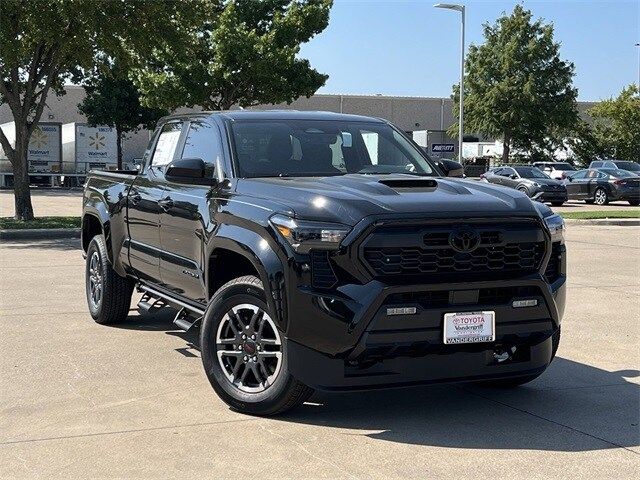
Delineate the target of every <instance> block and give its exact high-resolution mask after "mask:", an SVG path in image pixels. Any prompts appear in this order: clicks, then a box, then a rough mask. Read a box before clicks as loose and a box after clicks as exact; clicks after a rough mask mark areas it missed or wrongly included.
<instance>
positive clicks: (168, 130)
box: [151, 122, 182, 167]
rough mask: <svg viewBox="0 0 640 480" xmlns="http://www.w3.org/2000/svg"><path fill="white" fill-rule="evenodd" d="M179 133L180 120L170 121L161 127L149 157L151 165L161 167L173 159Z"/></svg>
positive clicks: (180, 130) (180, 127)
mask: <svg viewBox="0 0 640 480" xmlns="http://www.w3.org/2000/svg"><path fill="white" fill-rule="evenodd" d="M181 133H182V122H171V123H167V124H166V125H164V126H163V127H162V130H161V131H160V136H159V137H158V143H156V149H155V151H154V152H153V158H152V159H151V165H152V166H154V167H162V166H163V165H167V164H169V163H171V162H172V161H173V158H174V156H175V153H176V148H177V146H178V141H179V140H180V134H181Z"/></svg>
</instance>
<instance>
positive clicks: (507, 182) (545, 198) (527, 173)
mask: <svg viewBox="0 0 640 480" xmlns="http://www.w3.org/2000/svg"><path fill="white" fill-rule="evenodd" d="M480 178H481V179H484V180H486V181H487V182H489V183H495V184H497V185H504V186H505V187H511V188H515V189H516V190H520V191H521V192H522V193H526V194H527V196H529V197H531V198H532V199H534V200H537V201H539V202H551V204H552V205H554V206H556V207H559V206H560V205H562V204H563V203H564V202H566V201H567V189H566V188H565V187H564V185H563V184H562V182H560V181H559V180H554V179H553V178H550V177H549V176H548V175H547V174H545V173H544V172H542V171H541V170H539V169H538V168H536V167H532V166H531V165H510V166H504V167H494V168H491V169H490V170H489V171H488V172H486V173H485V174H484V175H482V176H481V177H480Z"/></svg>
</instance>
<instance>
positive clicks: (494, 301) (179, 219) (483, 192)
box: [82, 111, 566, 415]
mask: <svg viewBox="0 0 640 480" xmlns="http://www.w3.org/2000/svg"><path fill="white" fill-rule="evenodd" d="M441 165H442V167H443V168H442V170H440V169H439V168H438V167H436V166H435V164H433V163H432V162H431V161H430V160H429V158H428V157H426V156H425V155H424V152H422V151H421V150H420V149H419V148H418V147H417V146H416V145H415V144H414V143H413V142H411V141H410V140H409V139H408V138H407V137H405V134H404V133H403V132H401V131H400V130H398V129H397V128H395V127H394V126H392V125H391V124H389V123H388V122H386V121H383V120H380V119H373V118H368V117H361V116H355V115H341V114H333V113H322V112H294V111H288V112H273V111H272V112H251V111H237V112H217V113H198V114H195V113H194V114H188V115H176V116H170V117H167V118H164V119H162V120H161V121H160V122H159V124H158V128H157V129H156V131H155V133H154V135H153V137H152V139H151V141H150V145H149V149H148V153H147V154H145V158H144V161H143V165H142V169H141V170H140V171H139V172H125V171H121V172H92V173H91V174H89V175H88V178H87V183H86V186H85V190H84V198H83V220H82V248H83V250H84V252H85V255H86V271H85V272H86V296H87V303H88V307H89V312H90V313H91V316H92V317H93V318H94V319H95V321H96V322H98V323H101V324H111V323H117V322H120V321H123V320H125V319H126V318H127V315H128V314H129V307H130V302H131V298H132V292H133V290H134V288H137V289H138V291H140V292H142V293H143V295H144V296H143V297H142V300H141V301H140V303H139V304H138V308H139V309H141V310H143V311H147V312H153V311H155V310H157V309H160V308H165V307H166V306H171V307H175V308H176V309H177V311H178V313H177V315H176V317H175V320H174V323H175V324H176V325H177V326H178V327H179V328H182V329H190V328H194V329H195V328H197V327H198V326H199V327H200V341H199V346H200V349H201V357H202V362H203V365H204V370H205V373H206V375H207V377H208V379H209V381H210V383H211V385H212V387H213V389H214V390H215V391H216V392H217V393H218V395H219V396H220V397H221V398H222V399H223V400H224V401H225V402H227V403H228V404H229V405H231V406H232V407H233V408H235V409H237V410H239V411H242V412H247V413H251V414H257V415H269V414H275V413H279V412H282V411H284V410H287V409H289V408H292V407H294V406H296V405H297V404H299V403H301V402H303V401H304V400H305V399H306V398H308V397H309V395H311V393H312V392H313V390H314V389H323V390H330V391H343V390H362V389H370V388H381V387H394V386H395V387H400V386H410V385H418V384H425V383H440V382H461V381H480V382H485V383H486V384H488V385H491V384H492V385H499V386H501V387H507V386H516V385H520V384H523V383H525V382H528V381H531V380H533V379H534V378H536V377H537V376H539V375H540V374H542V372H544V370H545V369H546V368H547V367H548V366H549V364H550V363H551V361H552V360H553V358H554V356H555V354H556V350H557V348H558V344H559V341H560V322H561V319H562V315H563V312H564V307H565V295H566V292H565V285H566V254H565V246H564V238H563V234H564V223H563V221H562V218H561V217H559V216H558V215H555V214H553V212H552V211H551V210H550V209H549V208H548V207H546V206H545V205H543V204H541V203H539V202H532V201H531V200H530V199H529V198H527V196H526V195H523V194H522V193H520V192H517V191H515V190H507V189H505V188H500V187H496V186H493V185H488V184H486V183H480V182H477V181H472V180H462V179H459V178H447V177H450V176H452V175H453V176H455V175H461V174H462V171H461V168H460V165H459V164H456V163H450V162H441ZM450 166H451V167H454V168H451V169H450V168H449V167H450ZM118 355H119V352H118V351H114V356H118ZM125 360H126V358H125ZM169 374H170V372H168V375H169ZM363 401H364V399H363Z"/></svg>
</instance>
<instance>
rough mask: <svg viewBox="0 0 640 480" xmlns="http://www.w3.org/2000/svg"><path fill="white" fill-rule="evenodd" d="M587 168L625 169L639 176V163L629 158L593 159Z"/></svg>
mask: <svg viewBox="0 0 640 480" xmlns="http://www.w3.org/2000/svg"><path fill="white" fill-rule="evenodd" d="M589 168H597V169H601V168H608V169H614V170H626V171H627V172H631V173H633V174H635V175H639V176H640V163H638V162H631V161H629V160H594V161H593V162H591V163H590V164H589Z"/></svg>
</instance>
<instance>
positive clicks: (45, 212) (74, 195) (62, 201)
mask: <svg viewBox="0 0 640 480" xmlns="http://www.w3.org/2000/svg"><path fill="white" fill-rule="evenodd" d="M31 198H32V202H33V209H34V211H35V214H36V216H50V215H63V216H79V215H81V213H82V190H62V189H34V190H32V191H31ZM627 209H640V207H632V206H631V205H629V202H612V203H610V204H609V205H603V206H598V205H587V204H586V203H584V202H582V201H578V200H571V201H569V202H567V203H565V204H564V205H563V206H562V207H553V210H555V211H557V212H563V211H564V212H581V211H585V212H586V211H591V210H627ZM13 214H14V209H13V192H12V191H9V190H0V217H11V216H13Z"/></svg>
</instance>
